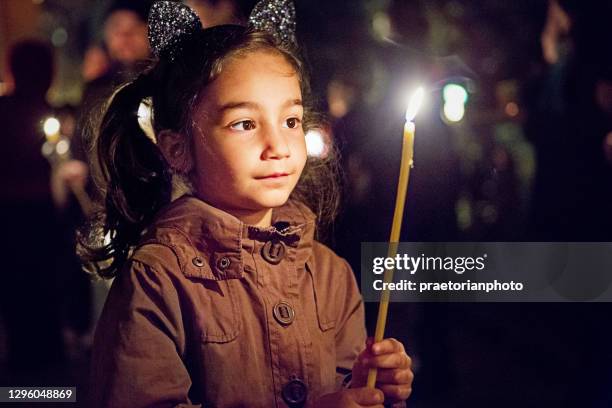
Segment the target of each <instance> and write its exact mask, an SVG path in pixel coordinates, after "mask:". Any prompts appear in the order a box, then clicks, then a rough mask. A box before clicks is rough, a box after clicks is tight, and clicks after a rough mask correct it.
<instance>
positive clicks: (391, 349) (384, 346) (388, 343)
mask: <svg viewBox="0 0 612 408" xmlns="http://www.w3.org/2000/svg"><path fill="white" fill-rule="evenodd" d="M371 349H372V354H375V355H380V354H387V353H398V352H399V353H403V352H404V351H405V350H404V345H403V344H402V343H401V342H399V341H398V340H396V339H394V338H388V339H384V340H383V341H379V342H378V343H374V344H373V345H372V348H371Z"/></svg>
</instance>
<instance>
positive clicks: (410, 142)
mask: <svg viewBox="0 0 612 408" xmlns="http://www.w3.org/2000/svg"><path fill="white" fill-rule="evenodd" d="M423 96H424V90H423V88H419V89H417V91H416V92H415V94H414V95H413V96H412V98H411V99H410V104H409V105H408V110H407V111H406V124H405V125H404V137H403V139H402V158H401V162H400V173H399V180H398V183H397V196H396V197H395V211H394V213H393V224H392V227H391V235H390V237H389V250H388V253H387V256H388V257H390V258H394V257H395V255H396V254H397V246H398V243H399V238H400V232H401V230H402V220H403V218H404V204H405V203H406V191H407V190H408V181H409V179H410V169H411V168H412V166H413V163H414V161H413V158H414V133H415V126H414V122H413V120H414V117H415V116H416V114H417V112H418V110H419V107H420V105H421V103H422V101H423ZM392 280H393V269H387V270H386V271H385V274H384V276H383V282H385V283H388V282H391V281H392ZM385 287H387V286H386V285H385ZM389 297H390V292H389V290H388V289H385V290H383V292H382V294H381V296H380V304H379V306H378V319H377V320H376V330H375V332H374V342H375V343H377V342H379V341H381V340H383V338H384V334H385V326H386V323H387V312H388V310H389ZM376 374H377V370H376V369H375V368H371V369H370V370H369V372H368V382H367V386H368V387H370V388H374V386H375V385H376Z"/></svg>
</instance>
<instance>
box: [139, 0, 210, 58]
mask: <svg viewBox="0 0 612 408" xmlns="http://www.w3.org/2000/svg"><path fill="white" fill-rule="evenodd" d="M201 29H202V23H201V22H200V18H199V17H198V15H197V14H196V13H195V12H194V11H193V10H192V9H190V8H189V7H188V6H186V5H184V4H181V3H177V2H176V1H159V2H156V3H155V4H153V6H152V7H151V12H150V13H149V43H150V44H151V51H152V52H153V54H155V56H156V57H158V58H159V57H161V56H164V57H167V58H169V59H170V60H171V61H172V60H174V58H175V57H176V55H177V54H178V53H179V52H180V43H181V41H183V40H184V39H185V38H186V37H189V36H191V35H193V34H195V33H196V32H198V31H200V30H201Z"/></svg>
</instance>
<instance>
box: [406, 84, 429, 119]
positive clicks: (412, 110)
mask: <svg viewBox="0 0 612 408" xmlns="http://www.w3.org/2000/svg"><path fill="white" fill-rule="evenodd" d="M423 99H425V89H424V88H423V87H422V86H420V87H418V88H417V90H416V91H415V92H414V93H413V94H412V96H411V97H410V102H408V109H406V122H412V121H413V120H414V118H415V117H416V115H417V113H419V109H420V108H421V105H422V104H423Z"/></svg>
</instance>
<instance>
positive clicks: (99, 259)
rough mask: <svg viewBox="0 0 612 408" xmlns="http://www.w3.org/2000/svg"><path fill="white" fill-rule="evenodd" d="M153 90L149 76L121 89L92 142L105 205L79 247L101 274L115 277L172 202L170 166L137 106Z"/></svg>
mask: <svg viewBox="0 0 612 408" xmlns="http://www.w3.org/2000/svg"><path fill="white" fill-rule="evenodd" d="M150 89H151V86H150V85H149V80H148V79H147V77H146V74H142V75H140V76H139V77H138V78H137V79H136V80H135V81H133V82H131V83H128V84H127V85H125V86H123V87H122V88H120V89H119V90H118V91H117V92H116V93H115V94H114V95H113V96H112V98H111V101H110V104H109V105H108V107H107V109H106V112H105V113H104V116H103V118H102V121H101V124H100V127H99V129H98V132H97V135H96V138H95V141H94V146H93V158H92V162H93V163H92V164H93V167H94V177H95V182H96V185H97V187H98V188H99V192H100V193H101V197H100V198H101V200H100V201H101V203H103V208H102V209H101V211H99V212H98V213H97V215H96V216H95V217H94V218H93V220H92V221H91V223H90V225H89V226H88V227H87V231H85V233H83V231H81V233H80V234H79V240H78V241H79V245H78V246H79V248H78V251H79V255H80V256H81V259H82V260H83V261H84V263H85V264H86V266H89V268H88V269H90V270H95V273H96V274H97V275H99V276H100V277H102V278H110V277H114V276H116V275H117V273H118V272H119V270H120V268H121V267H122V265H123V264H124V263H125V261H126V260H127V258H128V257H129V255H130V250H131V249H132V248H133V246H134V245H136V243H137V242H138V240H139V238H140V236H141V234H142V232H143V230H144V229H145V228H146V227H147V225H149V224H150V223H151V221H152V220H153V217H154V216H155V214H156V213H157V211H159V209H160V208H161V207H162V206H164V205H165V204H167V203H169V202H170V196H171V176H170V171H169V168H168V165H167V164H166V162H165V160H164V158H163V156H162V154H161V151H160V150H159V148H158V147H157V146H156V145H155V143H154V142H153V141H152V140H151V139H150V138H149V137H148V136H147V135H146V134H145V133H144V131H143V130H142V129H141V127H140V125H139V123H138V114H137V112H138V108H139V106H140V103H141V101H142V100H143V98H145V97H147V96H150V92H149V91H148V90H150ZM92 267H93V268H92Z"/></svg>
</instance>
